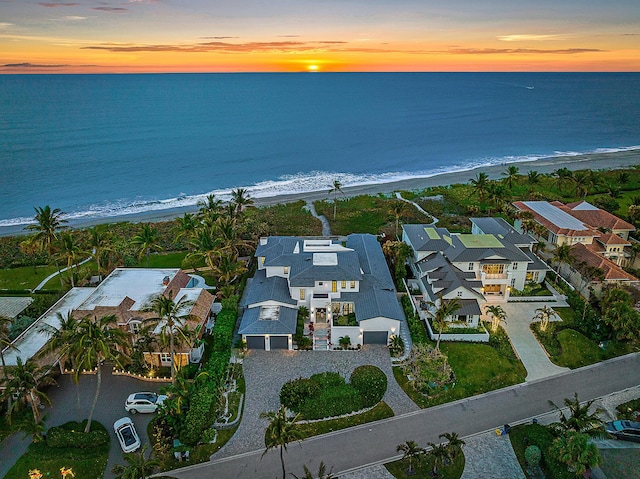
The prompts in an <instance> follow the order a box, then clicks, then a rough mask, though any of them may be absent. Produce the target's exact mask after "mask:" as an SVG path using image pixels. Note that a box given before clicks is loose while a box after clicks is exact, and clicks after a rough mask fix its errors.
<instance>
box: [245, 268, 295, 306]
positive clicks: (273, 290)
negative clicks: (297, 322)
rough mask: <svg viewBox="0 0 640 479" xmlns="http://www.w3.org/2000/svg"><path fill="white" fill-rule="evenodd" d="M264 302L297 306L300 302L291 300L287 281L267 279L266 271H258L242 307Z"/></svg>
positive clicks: (275, 278) (278, 278)
mask: <svg viewBox="0 0 640 479" xmlns="http://www.w3.org/2000/svg"><path fill="white" fill-rule="evenodd" d="M264 301H277V302H279V303H285V304H291V305H293V306H296V305H297V304H298V302H297V301H296V300H295V299H292V298H291V294H290V292H289V285H288V284H287V280H286V279H285V278H282V277H280V276H272V277H271V278H267V272H266V270H264V269H262V270H257V271H256V274H255V275H254V277H253V280H252V281H251V287H250V288H248V290H247V294H246V296H245V298H244V301H243V303H242V306H247V305H250V304H256V303H262V302H264Z"/></svg>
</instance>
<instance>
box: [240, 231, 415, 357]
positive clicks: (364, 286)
mask: <svg viewBox="0 0 640 479" xmlns="http://www.w3.org/2000/svg"><path fill="white" fill-rule="evenodd" d="M255 256H256V257H257V260H258V269H257V271H256V274H255V276H254V277H253V279H252V280H251V282H250V284H249V285H248V286H247V288H248V290H247V293H246V296H245V300H244V302H243V304H242V305H243V306H244V308H245V310H244V314H243V316H242V321H241V323H240V329H239V333H240V334H241V335H242V337H243V339H244V340H245V341H246V343H247V347H248V348H250V349H266V350H271V349H292V348H293V335H294V334H295V332H296V318H297V310H298V308H299V307H302V306H304V307H305V308H307V309H308V310H309V313H310V323H311V324H312V328H314V327H315V326H318V327H326V328H328V331H329V333H328V336H329V337H331V338H332V339H331V341H333V342H336V343H337V340H338V338H339V337H342V336H349V337H350V340H351V344H353V345H359V344H374V343H377V344H387V342H388V339H389V336H390V335H392V334H395V333H396V332H398V333H399V331H400V323H401V322H403V321H404V314H403V312H402V308H400V305H399V304H398V301H397V299H396V293H395V287H394V284H393V280H392V279H391V275H390V273H389V270H388V268H387V264H386V262H385V259H384V255H383V254H382V249H381V247H380V244H379V243H378V241H377V239H376V238H375V236H372V235H366V234H365V235H363V234H352V235H349V236H348V237H347V241H346V244H344V245H343V244H342V243H340V242H336V241H334V240H331V239H326V238H317V239H305V238H298V237H291V236H271V237H267V238H261V239H260V242H259V244H258V247H257V249H256V253H255ZM331 341H330V342H331Z"/></svg>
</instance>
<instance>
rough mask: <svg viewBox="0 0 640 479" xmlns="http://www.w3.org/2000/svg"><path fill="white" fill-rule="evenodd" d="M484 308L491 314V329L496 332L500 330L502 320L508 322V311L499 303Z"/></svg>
mask: <svg viewBox="0 0 640 479" xmlns="http://www.w3.org/2000/svg"><path fill="white" fill-rule="evenodd" d="M484 310H485V312H486V313H487V314H491V330H492V331H493V332H494V333H495V332H496V331H497V330H498V326H500V322H501V321H504V322H505V323H506V318H507V313H506V312H505V310H504V309H502V306H500V305H499V304H492V305H490V306H486V307H485V309H484Z"/></svg>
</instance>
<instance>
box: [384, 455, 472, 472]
mask: <svg viewBox="0 0 640 479" xmlns="http://www.w3.org/2000/svg"><path fill="white" fill-rule="evenodd" d="M464 462H465V461H464V454H463V453H462V450H461V449H458V453H457V454H456V458H455V459H454V460H453V462H452V463H451V464H449V465H448V466H444V467H441V468H439V469H438V476H437V477H438V478H440V479H458V478H459V477H461V476H462V472H463V471H464ZM384 467H386V468H387V471H389V472H390V473H391V474H392V475H393V477H396V478H397V479H404V478H408V477H412V478H419V479H422V478H425V479H431V478H432V477H433V476H432V475H431V472H432V471H433V457H432V456H431V455H430V454H427V455H426V456H425V457H424V458H423V459H422V460H421V461H420V462H419V463H416V462H415V460H414V462H413V469H414V472H415V474H414V475H411V476H409V475H407V473H406V471H407V469H408V468H409V462H408V460H406V459H400V460H398V461H394V462H389V463H387V464H385V465H384Z"/></svg>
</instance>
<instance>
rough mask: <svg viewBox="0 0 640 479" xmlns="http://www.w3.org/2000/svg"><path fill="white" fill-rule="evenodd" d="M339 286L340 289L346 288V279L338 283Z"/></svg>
mask: <svg viewBox="0 0 640 479" xmlns="http://www.w3.org/2000/svg"><path fill="white" fill-rule="evenodd" d="M340 288H342V289H347V282H346V281H342V282H341V283H340Z"/></svg>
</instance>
